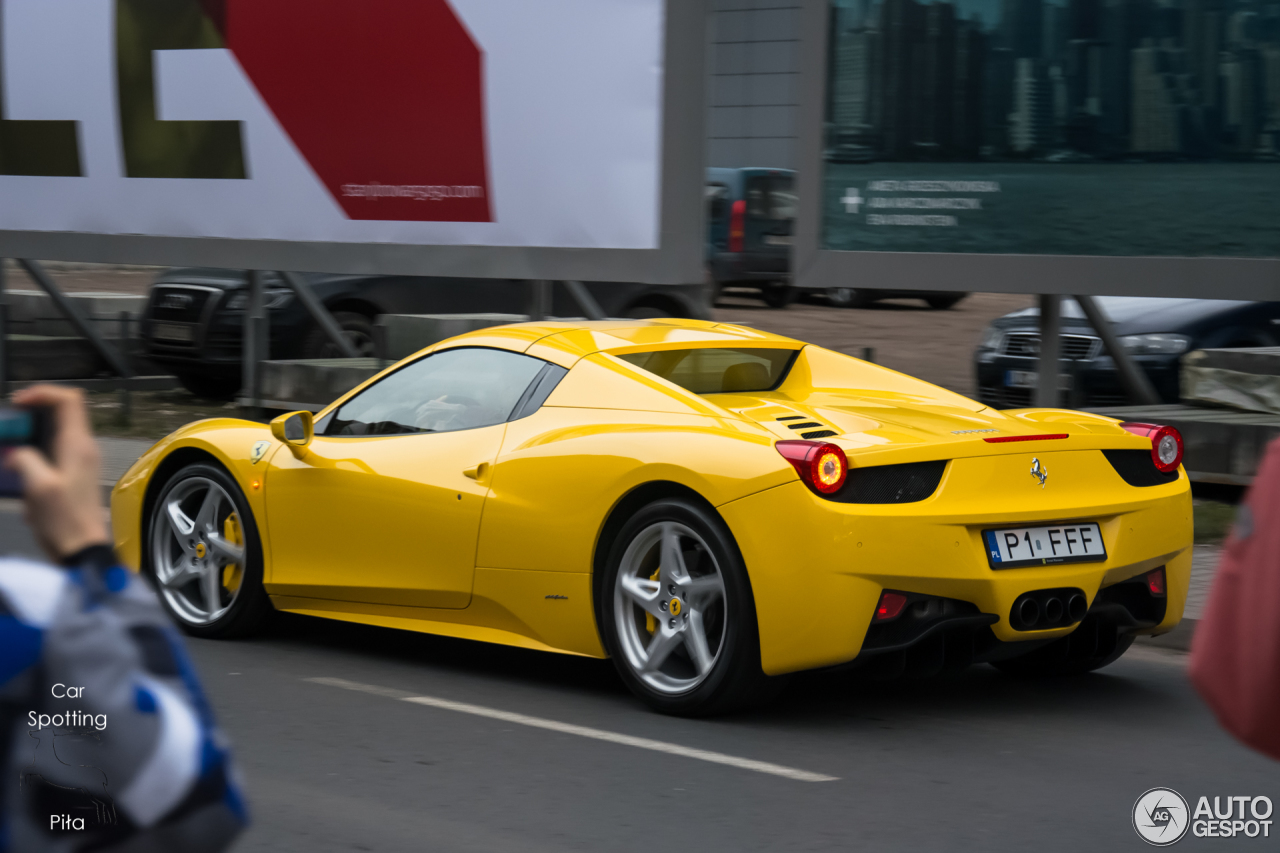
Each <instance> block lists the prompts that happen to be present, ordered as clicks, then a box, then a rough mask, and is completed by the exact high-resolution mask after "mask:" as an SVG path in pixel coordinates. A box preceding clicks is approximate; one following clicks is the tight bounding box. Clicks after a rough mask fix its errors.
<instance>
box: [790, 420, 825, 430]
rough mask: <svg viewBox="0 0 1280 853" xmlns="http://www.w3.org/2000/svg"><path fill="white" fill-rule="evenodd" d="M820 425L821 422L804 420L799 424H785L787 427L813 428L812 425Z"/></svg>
mask: <svg viewBox="0 0 1280 853" xmlns="http://www.w3.org/2000/svg"><path fill="white" fill-rule="evenodd" d="M820 426H822V424H820V423H818V422H817V421H805V422H804V423H799V424H787V429H813V428H814V427H820Z"/></svg>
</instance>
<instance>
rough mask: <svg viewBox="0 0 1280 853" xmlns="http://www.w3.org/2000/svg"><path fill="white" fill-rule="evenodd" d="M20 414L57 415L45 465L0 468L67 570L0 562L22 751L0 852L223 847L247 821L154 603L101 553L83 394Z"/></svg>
mask: <svg viewBox="0 0 1280 853" xmlns="http://www.w3.org/2000/svg"><path fill="white" fill-rule="evenodd" d="M14 403H15V404H16V405H19V406H48V407H50V408H51V409H52V410H53V418H54V438H53V446H52V448H51V451H52V458H48V457H46V456H44V455H43V454H42V453H40V452H39V451H38V450H35V449H33V448H20V449H18V450H14V451H12V452H10V454H9V455H8V457H7V458H6V459H5V461H4V464H5V465H6V466H8V467H9V468H11V469H13V470H15V471H17V472H18V473H19V474H20V475H21V476H22V479H23V486H24V500H25V503H26V513H27V520H28V522H29V524H30V525H31V528H32V531H33V532H34V533H35V535H36V538H37V540H38V541H39V542H40V544H41V546H42V547H43V548H44V550H45V552H46V553H47V554H48V555H49V557H50V558H51V559H52V560H53V561H54V562H56V563H59V564H61V566H62V568H55V567H53V566H49V565H42V564H37V563H33V562H29V561H19V560H10V561H4V560H0V632H7V633H5V638H6V639H7V640H8V642H3V641H0V711H3V710H4V709H5V708H6V707H7V708H8V709H9V711H8V713H7V714H3V713H0V726H4V730H0V743H9V744H13V745H14V748H15V749H16V750H17V751H16V753H14V754H11V755H9V756H8V757H6V756H4V755H3V754H2V753H3V750H2V749H0V765H4V766H0V774H2V775H0V851H3V850H4V849H5V842H6V839H7V840H8V842H9V843H10V844H12V846H13V849H43V848H44V847H47V846H49V844H50V843H51V841H52V840H54V839H57V840H58V841H59V843H62V844H66V845H69V846H66V847H63V848H59V849H67V850H80V849H99V848H105V847H113V846H116V845H119V846H120V847H121V848H123V849H146V850H183V851H192V853H217V851H221V850H224V849H225V848H226V847H227V846H228V845H229V844H230V843H231V841H232V840H233V839H234V838H235V837H236V835H237V834H238V833H239V832H240V831H241V830H242V829H243V828H244V826H245V825H246V823H247V821H248V818H247V815H246V812H245V806H244V802H243V800H242V798H241V795H240V791H239V786H238V784H237V783H236V781H235V772H234V768H233V765H232V761H231V756H230V752H229V750H228V748H227V743H226V739H225V738H224V737H223V736H222V734H221V732H220V731H219V730H218V728H217V725H216V723H215V721H214V718H213V711H212V709H211V707H210V704H209V702H208V700H207V699H206V698H205V696H204V693H203V691H202V688H201V686H200V682H199V679H198V678H197V676H196V673H195V668H194V667H193V666H192V664H191V662H190V660H189V658H188V657H187V654H186V649H185V648H184V647H183V643H182V639H181V637H180V636H179V635H178V632H177V631H176V630H175V629H174V627H173V625H172V623H171V622H170V620H169V619H168V617H167V616H166V615H165V613H164V611H163V610H162V609H161V607H160V605H159V602H158V601H157V600H156V596H155V593H154V592H153V591H152V590H151V589H150V588H149V587H148V586H147V584H146V583H144V582H143V580H142V579H141V578H139V577H138V576H137V575H135V574H134V573H132V572H130V571H128V570H127V569H125V568H124V567H122V566H120V565H119V562H118V560H117V559H116V557H115V554H114V551H113V550H112V548H111V542H110V538H109V534H108V531H107V524H106V516H105V512H104V510H103V507H102V499H101V485H100V483H99V473H98V472H99V454H98V448H97V443H96V442H95V441H94V438H93V434H92V431H91V430H90V427H89V419H88V413H87V411H86V409H85V405H84V398H83V395H82V394H81V393H80V392H79V391H76V390H73V389H67V388H58V387H53V386H48V385H46V386H38V387H33V388H31V389H29V390H26V391H22V392H19V393H18V394H15V395H14ZM5 619H7V620H9V622H8V623H4V620H5ZM24 651H25V655H26V656H25V657H24V658H22V659H19V653H20V652H24ZM6 664H7V668H6ZM14 711H16V712H17V714H16V715H15V714H14V713H13V712H14ZM59 714H61V715H62V717H61V718H59V717H58V715H59ZM33 715H34V716H33ZM68 715H69V716H68ZM6 716H7V717H8V719H7V720H6V719H4V717H6ZM15 716H16V719H15ZM5 723H7V725H4V724H5ZM55 742H56V744H57V752H56V753H55V752H54V745H55ZM64 753H65V755H64ZM67 756H72V757H74V759H75V760H64V758H66V757H67ZM77 821H78V822H77ZM68 822H70V823H71V824H72V825H71V826H66V825H65V824H67V823H68Z"/></svg>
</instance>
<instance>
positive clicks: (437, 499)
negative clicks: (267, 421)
mask: <svg viewBox="0 0 1280 853" xmlns="http://www.w3.org/2000/svg"><path fill="white" fill-rule="evenodd" d="M545 368H547V364H546V363H545V362H543V361H540V360H539V359H535V358H531V357H529V356H524V355H520V354H518V353H513V352H508V351H505V350H498V349H489V348H485V347H463V348H458V349H452V350H443V351H440V352H437V353H434V354H432V355H429V356H427V357H425V358H421V359H418V360H417V361H414V362H411V363H409V364H407V365H405V366H404V367H402V368H400V369H399V370H397V371H396V372H394V373H391V374H388V375H387V376H386V377H384V378H382V379H381V380H379V381H378V382H377V383H375V384H373V385H371V386H369V387H368V388H365V389H364V390H362V391H361V392H360V393H359V394H357V395H356V396H354V397H352V398H351V399H350V400H348V401H346V402H345V403H343V405H342V406H341V407H339V408H338V409H337V410H335V411H334V412H333V413H332V414H330V415H328V416H326V417H324V418H321V419H320V420H319V421H317V423H316V436H315V438H314V439H313V440H312V441H311V443H310V444H309V445H308V446H307V447H305V448H301V449H300V450H299V452H294V450H293V449H292V448H282V449H281V450H280V451H279V452H278V453H276V454H274V456H273V457H272V460H271V466H270V468H269V469H268V471H267V473H266V477H265V478H264V480H265V482H264V492H265V493H266V499H267V514H266V515H267V528H268V535H269V539H270V545H271V569H270V575H269V581H268V583H267V591H268V592H269V593H271V594H273V595H289V596H298V597H306V598H323V599H329V600H337V601H352V602H367V603H372V604H398V605H406V606H416V607H441V608H461V607H466V606H467V604H468V603H469V601H470V598H471V585H472V578H473V575H474V572H475V555H476V542H477V537H478V534H479V528H480V514H481V511H482V509H483V507H484V501H485V497H486V495H487V494H488V491H489V472H490V469H491V467H492V463H493V460H494V458H495V457H496V456H497V454H498V450H499V448H500V447H501V446H502V439H503V434H504V432H505V430H506V424H507V421H508V419H509V418H510V417H511V416H512V414H513V412H515V410H516V409H517V407H518V406H519V404H520V403H521V401H522V399H523V398H524V397H525V396H526V393H525V392H526V391H528V390H529V389H530V387H531V385H534V384H536V383H534V380H535V378H537V377H538V376H539V374H541V373H542V372H543V370H544V369H545Z"/></svg>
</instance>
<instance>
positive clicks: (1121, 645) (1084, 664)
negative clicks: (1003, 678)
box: [991, 620, 1133, 678]
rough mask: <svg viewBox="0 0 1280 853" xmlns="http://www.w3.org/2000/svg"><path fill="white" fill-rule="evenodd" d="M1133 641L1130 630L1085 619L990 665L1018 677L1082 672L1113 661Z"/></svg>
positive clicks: (1090, 670) (1100, 667) (1126, 649)
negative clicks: (1070, 629)
mask: <svg viewBox="0 0 1280 853" xmlns="http://www.w3.org/2000/svg"><path fill="white" fill-rule="evenodd" d="M1132 645H1133V634H1121V633H1119V632H1118V631H1116V629H1115V628H1114V627H1110V626H1107V625H1102V624H1098V623H1095V622H1093V621H1091V620H1090V621H1086V622H1084V623H1082V624H1081V625H1080V627H1079V628H1077V629H1076V630H1075V631H1073V632H1071V633H1070V634H1068V635H1067V636H1065V637H1062V638H1061V639H1058V640H1054V641H1053V642H1052V643H1049V644H1048V645H1045V646H1040V647H1039V648H1037V649H1036V650H1035V651H1032V652H1028V653H1027V654H1025V655H1021V656H1019V657H1016V658H1009V659H1007V660H1001V661H994V662H993V663H992V664H991V665H992V666H994V667H995V668H996V669H998V670H1000V671H1001V672H1003V673H1006V674H1008V675H1016V676H1021V677H1032V678H1034V677H1041V676H1061V675H1083V674H1084V673H1086V672H1093V671H1094V670H1095V669H1102V668H1103V667H1104V666H1107V665H1108V664H1113V663H1115V662H1116V661H1117V660H1119V659H1120V656H1121V655H1123V654H1124V653H1125V652H1127V651H1128V650H1129V647H1130V646H1132Z"/></svg>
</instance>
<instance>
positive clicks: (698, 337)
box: [441, 317, 804, 361]
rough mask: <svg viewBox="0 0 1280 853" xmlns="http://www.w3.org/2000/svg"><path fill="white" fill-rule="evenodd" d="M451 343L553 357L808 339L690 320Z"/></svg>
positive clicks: (506, 330)
mask: <svg viewBox="0 0 1280 853" xmlns="http://www.w3.org/2000/svg"><path fill="white" fill-rule="evenodd" d="M441 345H442V346H444V347H452V346H497V347H502V348H503V349H514V350H519V351H523V352H528V353H529V354H530V355H538V356H541V357H544V358H548V359H549V360H551V361H558V360H560V359H557V358H554V357H553V356H554V355H556V354H559V355H560V356H562V357H564V356H567V357H569V358H571V359H575V360H576V359H577V358H581V357H582V356H585V355H591V354H592V353H597V352H643V351H646V350H654V349H680V348H683V347H708V346H723V347H757V348H764V349H777V348H785V349H798V348H799V347H801V346H803V345H804V344H803V342H801V341H797V340H793V339H792V338H787V337H783V336H782V335H775V334H773V333H772V332H765V331H761V330H759V329H752V328H750V327H747V326H740V325H736V324H733V323H715V322H710V321H707V320H688V319H682V318H676V317H672V318H669V319H661V320H598V321H559V320H551V321H544V322H532V323H516V324H513V325H510V326H495V327H491V328H487V329H479V330H477V331H475V332H469V333H467V334H465V335H459V336H458V337H456V338H451V339H449V340H448V341H443V342H442V343H441Z"/></svg>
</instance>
